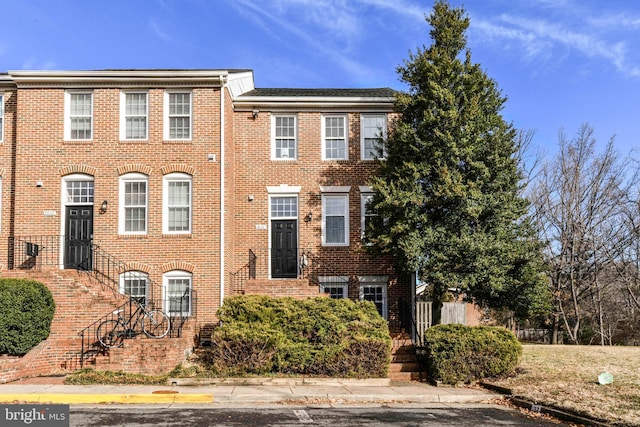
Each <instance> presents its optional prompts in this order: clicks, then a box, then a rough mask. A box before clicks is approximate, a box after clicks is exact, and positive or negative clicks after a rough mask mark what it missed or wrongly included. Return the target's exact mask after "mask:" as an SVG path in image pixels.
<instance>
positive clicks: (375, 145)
mask: <svg viewBox="0 0 640 427" xmlns="http://www.w3.org/2000/svg"><path fill="white" fill-rule="evenodd" d="M386 137H387V115H386V114H362V115H361V116H360V152H361V158H362V160H375V159H378V158H380V154H381V153H380V150H381V149H384V147H383V146H381V144H382V140H383V139H384V138H386ZM384 157H385V153H384V152H383V153H382V158H384Z"/></svg>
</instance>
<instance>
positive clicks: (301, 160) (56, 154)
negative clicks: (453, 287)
mask: <svg viewBox="0 0 640 427" xmlns="http://www.w3.org/2000/svg"><path fill="white" fill-rule="evenodd" d="M393 95H394V94H393V91H392V90H391V89H388V88H383V89H284V88H283V89H259V88H255V87H254V80H253V72H252V71H251V70H102V71H10V72H8V73H6V74H0V123H1V126H0V150H1V151H0V185H1V199H0V201H1V212H0V214H1V216H0V237H1V238H0V265H1V266H2V275H4V276H5V277H14V276H20V277H35V278H38V279H39V280H41V281H43V282H44V283H46V284H47V285H48V286H49V287H50V288H51V289H52V291H53V292H54V297H55V298H56V304H57V310H56V318H54V325H53V326H52V334H51V336H52V337H50V340H52V339H55V338H56V337H57V338H58V339H59V343H58V347H57V350H55V348H54V347H55V345H51V346H50V352H52V353H53V352H55V351H57V352H58V353H60V348H61V347H62V346H64V345H66V346H68V347H73V346H76V347H77V345H78V343H77V341H78V340H79V339H80V340H82V343H81V348H82V352H83V353H85V352H86V350H87V348H93V347H95V345H94V344H95V333H93V332H92V330H91V329H90V328H89V329H86V330H85V329H83V328H85V327H88V326H90V325H91V324H94V323H95V322H96V321H99V319H101V318H102V317H103V316H105V315H106V314H108V313H110V311H112V309H113V307H117V306H118V304H119V303H121V302H122V301H123V299H119V298H121V297H122V298H124V301H126V300H127V298H128V297H135V298H137V300H138V301H143V302H145V304H148V305H154V306H156V307H159V308H162V309H163V310H164V311H166V312H168V313H169V314H170V315H171V317H172V319H173V320H174V321H173V329H172V334H171V335H172V336H176V337H178V336H179V337H180V338H178V339H177V340H178V341H175V340H174V342H180V343H181V344H178V345H176V347H177V352H176V354H177V356H176V358H178V359H180V357H182V356H184V350H186V349H187V348H189V347H190V346H191V347H192V346H193V341H194V337H195V338H201V339H202V338H205V339H206V334H207V333H208V332H203V331H208V328H209V327H210V326H211V325H215V323H216V321H217V319H216V311H217V309H218V308H219V307H220V306H221V305H222V304H223V302H224V298H225V297H227V296H230V295H234V294H239V293H244V294H268V295H274V296H293V297H297V298H306V297H311V296H317V295H321V294H328V295H329V296H330V297H333V298H351V299H360V300H363V299H366V300H372V301H374V302H375V304H376V306H377V307H378V310H379V312H380V314H381V315H383V316H384V317H385V318H386V319H388V320H389V325H390V330H391V332H392V333H399V332H401V331H402V330H403V329H405V330H407V329H409V328H410V324H409V320H408V319H409V317H408V316H409V314H407V313H410V306H409V305H408V304H409V303H410V301H411V287H410V284H409V283H406V281H402V280H398V277H397V276H396V274H395V273H394V271H393V268H392V262H391V260H390V259H380V258H379V259H371V258H370V257H369V256H368V255H367V253H366V251H365V249H366V248H365V247H364V246H365V245H366V242H365V241H364V240H363V238H362V230H363V228H364V225H365V223H366V222H367V221H369V220H371V219H372V218H374V216H375V213H374V212H372V211H371V210H370V209H368V208H367V200H368V199H369V198H370V197H371V189H370V188H369V187H368V186H367V182H368V177H369V176H370V175H371V173H372V172H373V171H374V170H375V168H376V161H375V159H376V156H377V151H376V143H377V141H378V136H379V135H380V134H381V133H385V132H386V131H387V127H388V126H389V121H390V117H391V114H392V108H393ZM80 290H83V292H84V291H86V292H85V293H84V294H80V293H79V292H80ZM74 292H75V293H74ZM110 292H111V293H110ZM85 294H86V295H85ZM87 295H88V296H87ZM98 300H101V301H98ZM109 304H110V305H109ZM407 310H409V311H407ZM63 314H64V315H65V316H64V321H62V320H61V321H59V322H58V323H56V322H57V319H58V318H62V317H61V316H63ZM176 328H179V330H176ZM82 331H84V332H82ZM92 334H93V335H92ZM78 337H80V338H78ZM179 340H182V341H179ZM92 341H93V342H92ZM133 341H135V340H133ZM157 341H158V344H156V345H157V346H159V347H158V349H157V350H156V353H157V354H162V355H165V354H166V345H167V344H166V343H167V342H170V341H171V339H167V340H157ZM160 342H163V343H164V344H160ZM163 345H164V346H165V347H164V348H163V347H162V346H163ZM147 348H148V346H147ZM54 350H55V351H54ZM65 351H66V353H65V355H66V356H67V357H68V355H69V354H73V350H72V349H66V350H65ZM145 351H149V350H145ZM181 351H182V353H181ZM96 352H98V353H99V352H100V349H98V350H96ZM110 357H111V358H112V359H111V361H110V362H108V361H107V362H104V363H106V364H107V365H108V363H116V362H115V361H114V360H113V357H114V356H113V354H112V355H111V356H110ZM123 357H124V356H123ZM140 357H142V356H140ZM83 360H84V359H83V358H81V359H80V364H82V361H83ZM123 360H124V359H123ZM140 360H142V359H140ZM58 362H59V361H56V363H58ZM94 362H95V361H94ZM64 363H66V362H64V361H62V362H60V363H59V364H62V365H64ZM122 363H125V362H122ZM131 363H134V362H131ZM145 364H147V365H148V362H145ZM65 366H66V365H65ZM171 367H172V366H169V368H171ZM134 370H135V369H134ZM142 370H144V369H142ZM150 370H152V369H151V368H150ZM0 379H1V378H0Z"/></svg>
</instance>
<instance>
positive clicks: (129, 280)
mask: <svg viewBox="0 0 640 427" xmlns="http://www.w3.org/2000/svg"><path fill="white" fill-rule="evenodd" d="M148 283H149V276H148V275H147V274H146V273H143V272H141V271H125V272H124V273H122V274H120V293H121V294H123V295H129V296H130V297H131V298H132V299H135V300H136V301H137V302H139V303H140V304H142V305H146V304H147V298H148V296H149V295H148V290H149V289H148Z"/></svg>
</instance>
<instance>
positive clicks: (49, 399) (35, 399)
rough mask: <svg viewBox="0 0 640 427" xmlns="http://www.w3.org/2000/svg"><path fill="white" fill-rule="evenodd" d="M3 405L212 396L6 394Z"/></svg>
mask: <svg viewBox="0 0 640 427" xmlns="http://www.w3.org/2000/svg"><path fill="white" fill-rule="evenodd" d="M0 402H4V403H52V404H103V403H125V404H136V403H157V404H161V403H212V402H213V394H195V393H186V394H179V393H158V394H155V393H145V394H103V393H99V394H92V393H7V394H0Z"/></svg>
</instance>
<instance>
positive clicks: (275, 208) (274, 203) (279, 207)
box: [271, 196, 298, 219]
mask: <svg viewBox="0 0 640 427" xmlns="http://www.w3.org/2000/svg"><path fill="white" fill-rule="evenodd" d="M271 218H281V219H282V218H294V219H295V218H298V197H297V196H271Z"/></svg>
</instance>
